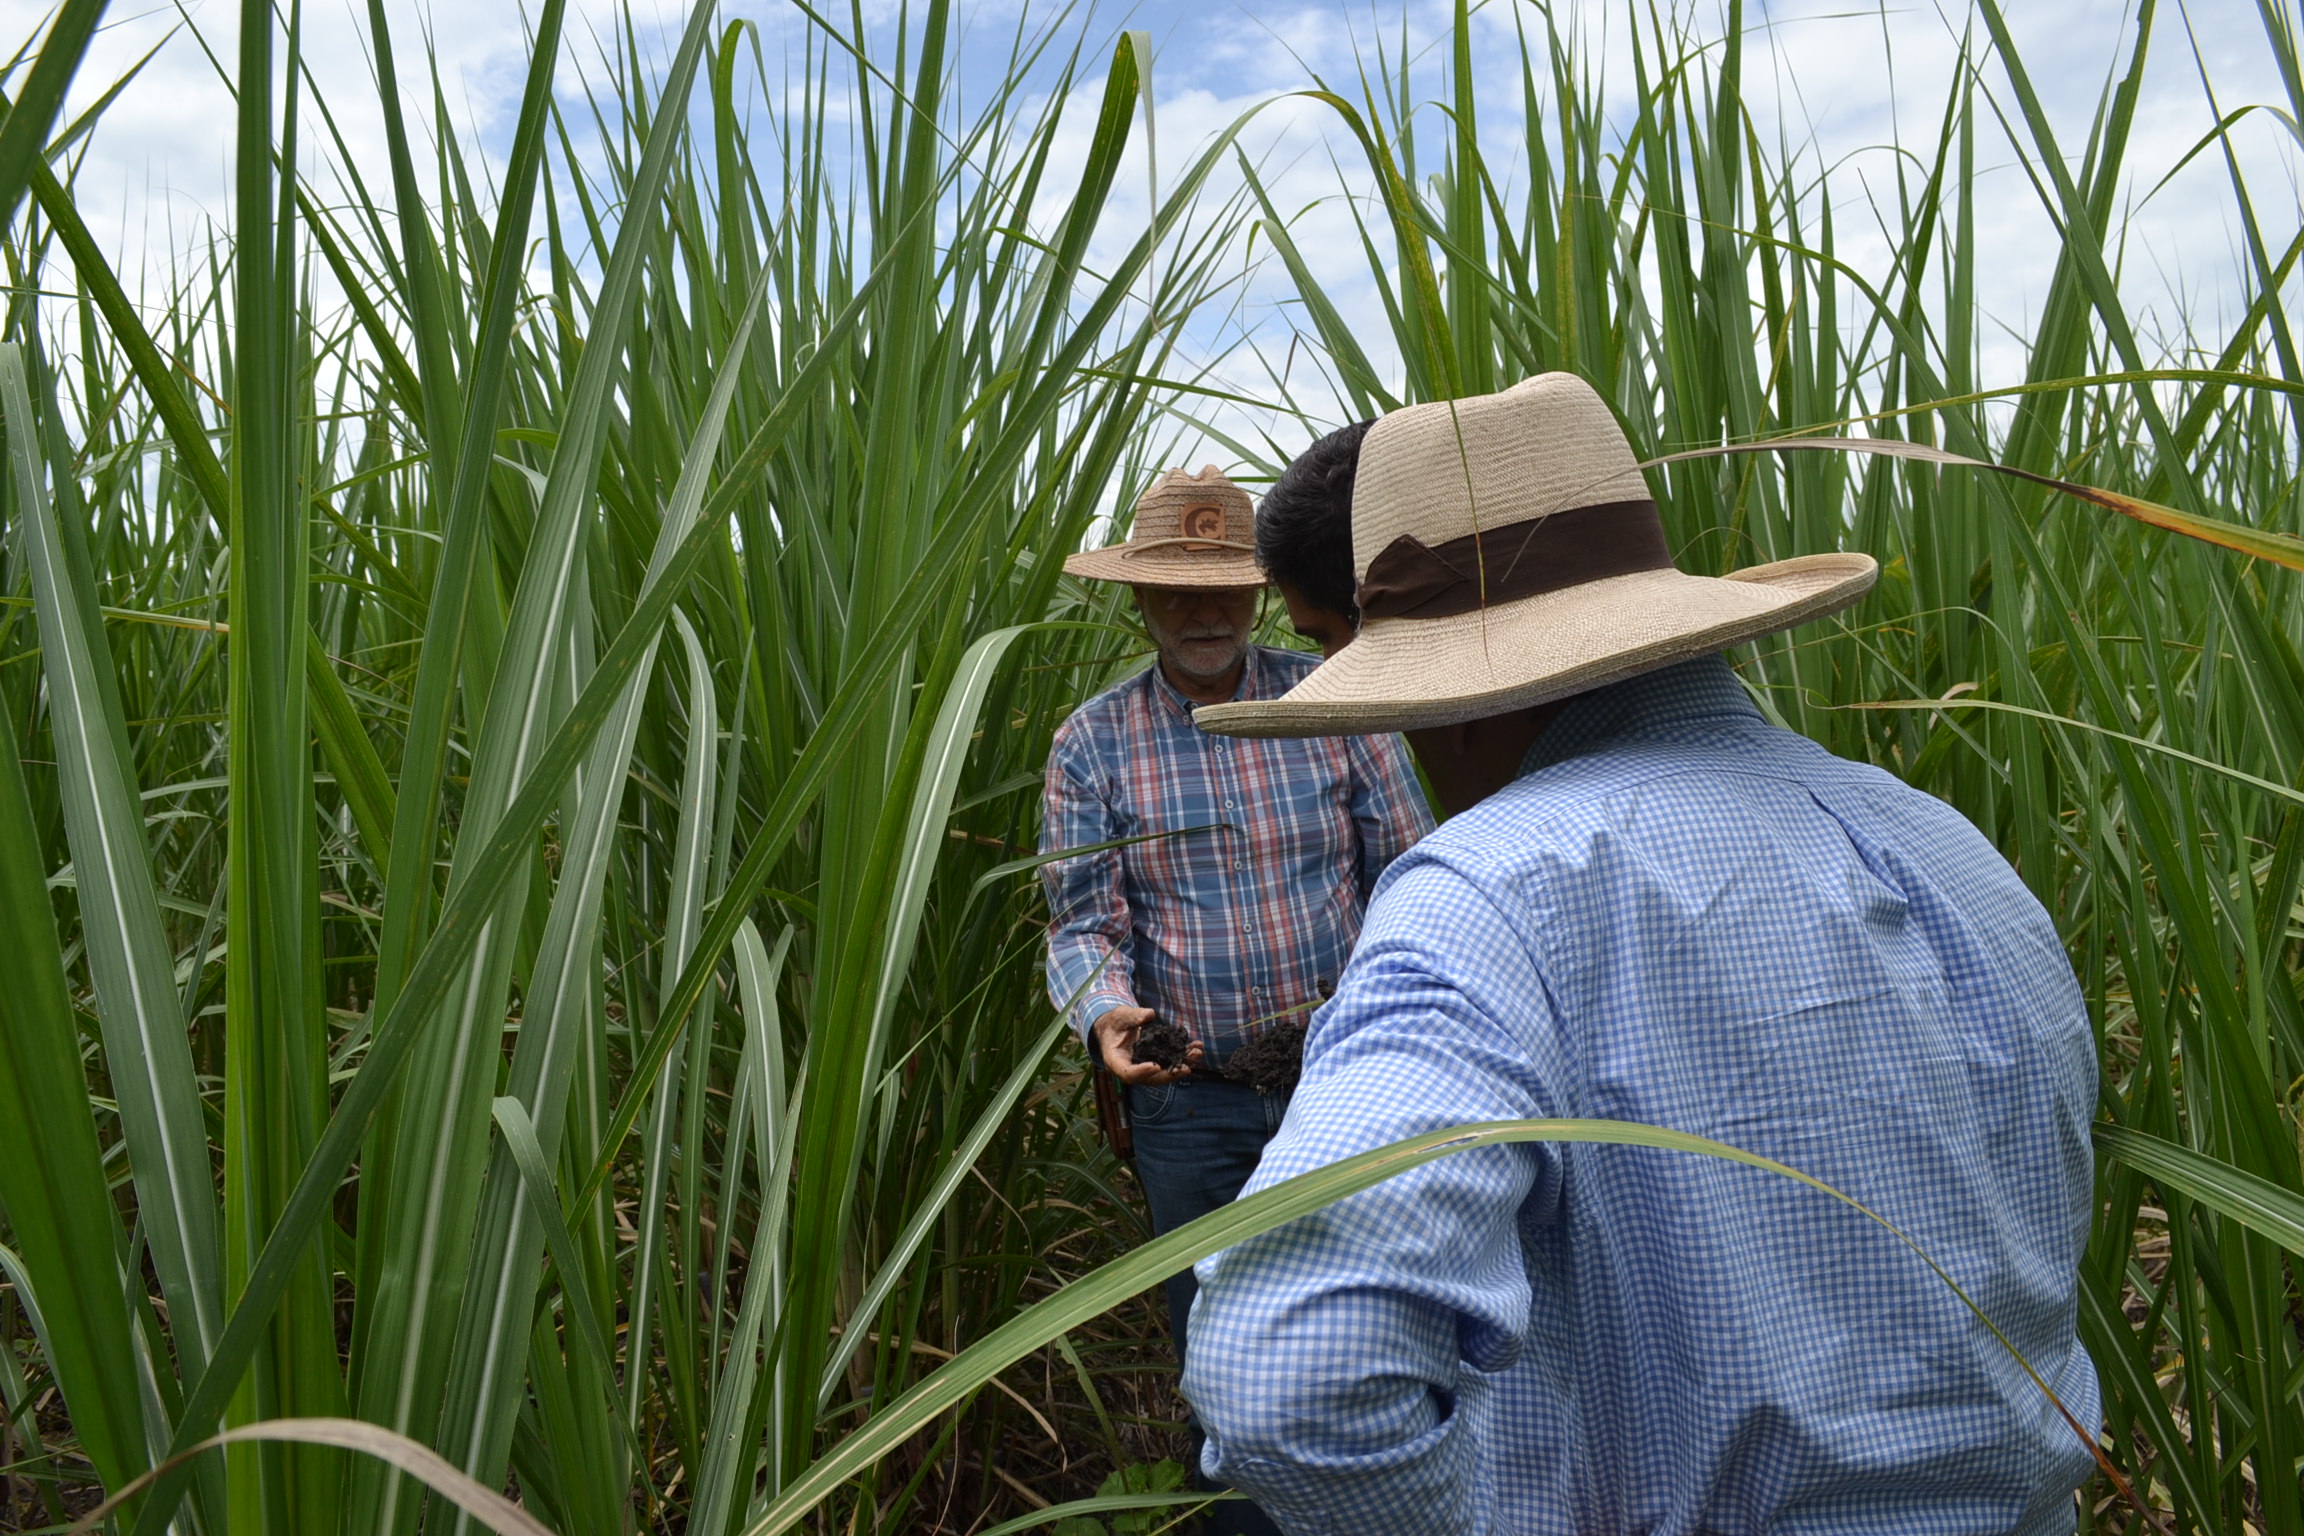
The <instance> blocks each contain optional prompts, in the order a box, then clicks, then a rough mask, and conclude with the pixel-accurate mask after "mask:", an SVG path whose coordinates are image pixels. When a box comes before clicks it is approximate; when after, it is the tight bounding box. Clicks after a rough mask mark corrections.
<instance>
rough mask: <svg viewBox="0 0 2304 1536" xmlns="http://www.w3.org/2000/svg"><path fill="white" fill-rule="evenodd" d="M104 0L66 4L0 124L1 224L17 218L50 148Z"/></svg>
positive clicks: (100, 17) (69, 0)
mask: <svg viewBox="0 0 2304 1536" xmlns="http://www.w3.org/2000/svg"><path fill="white" fill-rule="evenodd" d="M104 8H105V0H64V4H63V5H62V6H61V7H60V8H58V10H57V12H56V20H55V21H54V22H53V23H51V24H50V25H49V28H48V36H47V37H46V38H45V39H43V40H42V42H41V44H40V56H39V57H38V58H37V59H36V60H34V61H33V64H32V73H31V75H30V77H29V78H27V79H26V80H25V82H24V90H23V93H22V94H21V95H20V96H19V97H18V98H17V100H16V104H15V105H14V106H12V107H10V108H9V109H8V115H7V117H6V118H4V119H0V225H4V224H6V223H8V222H9V221H10V220H11V219H13V218H14V217H15V214H16V205H17V204H18V203H19V202H21V201H22V200H23V197H24V184H25V183H26V182H27V181H28V180H30V179H31V178H30V174H29V173H30V171H31V168H32V165H33V163H34V162H35V161H37V160H39V159H40V158H41V157H42V156H43V155H44V154H45V153H46V151H47V148H48V130H49V128H50V127H51V126H52V125H53V124H54V123H55V121H56V114H57V113H58V112H59V111H61V110H63V106H64V93H65V92H66V91H67V90H69V89H70V88H71V85H72V77H73V76H74V75H76V74H78V73H79V72H80V60H81V58H82V57H83V56H84V55H85V54H86V53H87V51H88V43H89V40H90V39H92V38H93V37H95V35H96V24H97V23H98V22H100V21H102V20H103V19H104Z"/></svg>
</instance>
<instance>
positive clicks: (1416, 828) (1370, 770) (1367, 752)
mask: <svg viewBox="0 0 2304 1536" xmlns="http://www.w3.org/2000/svg"><path fill="white" fill-rule="evenodd" d="M1344 742H1345V751H1346V753H1347V754H1348V756H1349V757H1350V760H1351V764H1352V822H1353V825H1354V827H1355V828H1356V829H1357V830H1358V832H1359V834H1360V869H1359V881H1360V899H1361V900H1362V901H1366V900H1367V899H1368V896H1369V893H1370V892H1372V891H1374V890H1375V889H1376V881H1377V878H1378V877H1379V876H1380V875H1382V874H1383V873H1384V871H1385V870H1386V869H1387V868H1389V867H1390V866H1391V863H1392V861H1393V860H1394V859H1396V858H1398V857H1400V855H1401V854H1403V853H1406V852H1407V851H1408V849H1409V848H1410V847H1411V846H1413V845H1414V844H1415V842H1416V840H1417V839H1418V838H1421V837H1422V836H1424V834H1426V833H1427V832H1430V831H1431V830H1432V808H1431V806H1430V805H1428V804H1427V803H1426V802H1425V799H1424V786H1423V785H1422V784H1421V783H1420V782H1418V780H1417V778H1416V768H1415V765H1414V764H1413V763H1411V762H1410V761H1409V760H1408V748H1407V745H1406V744H1405V743H1403V742H1402V741H1401V740H1400V738H1399V737H1397V736H1347V737H1345V738H1344Z"/></svg>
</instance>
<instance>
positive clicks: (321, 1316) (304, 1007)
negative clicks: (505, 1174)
mask: <svg viewBox="0 0 2304 1536" xmlns="http://www.w3.org/2000/svg"><path fill="white" fill-rule="evenodd" d="M301 18H302V10H301V8H300V6H299V5H297V4H291V5H290V6H289V7H287V11H286V17H285V19H286V22H287V26H286V33H285V37H286V46H285V50H284V63H285V65H286V68H285V70H284V72H283V79H284V80H285V82H286V90H285V93H284V98H283V100H282V103H281V111H280V118H279V127H278V139H277V142H275V138H274V132H275V130H274V123H273V95H272V68H273V58H274V51H273V41H274V40H273V27H274V25H275V17H274V13H273V8H272V7H271V6H270V5H269V4H267V3H265V0H243V3H242V5H241V7H240V25H239V38H238V63H237V69H238V80H237V90H238V94H239V101H238V114H237V123H236V128H235V144H234V162H235V164H234V175H233V220H234V226H235V231H236V234H237V237H238V238H237V240H236V242H235V246H234V251H233V265H232V296H233V311H232V376H231V394H230V402H231V417H232V434H231V442H230V457H229V465H230V471H231V475H230V488H231V498H232V499H231V502H230V508H229V516H228V518H227V522H226V528H227V540H228V544H229V549H228V554H227V573H228V574H227V580H228V583H229V586H228V613H229V615H230V624H231V635H230V641H229V644H228V647H227V669H226V694H227V702H226V738H225V747H226V768H227V773H226V777H227V779H228V783H227V786H226V807H227V815H226V824H225V841H226V858H225V881H226V888H227V895H226V900H225V911H224V925H225V927H224V931H225V954H224V1005H225V1006H224V1059H223V1076H224V1124H223V1143H224V1149H223V1150H224V1242H223V1290H224V1294H225V1296H226V1298H227V1299H230V1298H235V1297H237V1296H239V1295H240V1294H241V1292H242V1291H243V1289H244V1288H245V1287H246V1285H247V1283H248V1279H249V1275H250V1273H251V1271H253V1269H254V1268H255V1266H256V1264H257V1262H258V1260H259V1258H260V1256H261V1255H262V1253H263V1251H264V1248H265V1245H266V1243H267V1241H268V1240H269V1238H270V1236H271V1234H272V1230H273V1227H274V1225H275V1223H276V1222H277V1221H278V1219H279V1215H280V1212H281V1208H282V1205H283V1204H284V1202H285V1201H286V1200H287V1198H288V1196H289V1195H290V1193H291V1192H292V1190H293V1188H294V1182H295V1174H294V1170H296V1169H298V1168H300V1167H302V1166H303V1164H304V1161H305V1159H306V1158H307V1157H308V1156H310V1154H311V1150H312V1144H313V1141H314V1140H315V1138H317V1137H318V1135H319V1133H320V1127H321V1125H322V1124H323V1123H324V1122H325V1120H326V1119H327V1115H328V1096H329V1084H328V1036H327V1019H326V1011H325V1007H324V1005H323V1003H322V1000H321V998H322V994H321V985H322V978H321V974H320V954H319V949H320V944H319V890H318V864H319V858H318V846H317V844H318V821H317V807H316V805H315V802H314V797H313V783H312V725H311V716H310V712H309V709H308V706H307V699H308V676H309V673H308V665H309V663H308V656H309V653H310V650H311V645H310V636H311V618H310V613H311V591H312V572H311V565H310V550H311V521H312V519H311V513H310V508H309V506H308V502H307V485H308V482H307V480H306V472H305V463H306V457H307V453H308V452H309V448H308V445H307V442H306V440H305V438H304V436H303V432H302V429H301V416H302V412H301V411H300V410H299V409H298V406H297V403H296V401H295V399H294V396H295V393H296V390H297V384H296V380H297V378H298V376H299V374H300V373H301V371H302V370H303V368H304V367H305V366H306V365H307V358H306V356H305V354H304V346H305V341H306V336H307V333H306V332H305V331H304V329H303V327H302V325H301V323H300V320H301V315H302V304H301V293H300V290H301V288H302V286H303V285H302V282H301V280H300V278H299V275H298V268H299V260H298V249H299V241H298V239H297V235H296V229H297V220H296V216H295V196H294V191H293V187H292V185H291V184H290V180H284V179H282V178H279V177H277V176H276V175H275V165H274V156H275V153H276V152H277V154H278V157H279V161H280V163H281V164H285V165H288V166H294V165H295V164H296V158H297V149H296V145H297V116H298V109H297V90H298V69H297V64H298V52H299V48H300V43H301V35H302V33H301ZM329 1260H330V1254H329V1252H328V1250H327V1248H326V1246H325V1245H324V1244H321V1243H319V1242H314V1241H307V1242H306V1243H305V1244H304V1245H303V1246H302V1248H301V1249H300V1250H299V1251H298V1252H297V1253H296V1254H295V1255H294V1256H293V1261H292V1263H291V1265H290V1269H289V1274H288V1276H287V1284H286V1285H285V1286H284V1288H283V1292H282V1297H281V1302H280V1305H279V1307H278V1309H277V1311H276V1313H275V1314H274V1316H273V1317H272V1319H271V1324H270V1327H269V1328H268V1329H267V1330H266V1331H265V1333H264V1334H262V1335H261V1336H259V1338H258V1339H257V1340H256V1347H255V1351H254V1354H253V1358H252V1360H251V1363H250V1368H249V1370H248V1372H247V1374H246V1376H245V1377H244V1378H243V1379H242V1381H241V1383H240V1390H239V1391H238V1392H237V1393H236V1394H235V1395H234V1396H233V1398H232V1400H231V1403H230V1405H229V1409H228V1412H227V1415H226V1416H227V1418H228V1419H229V1420H230V1422H231V1423H233V1424H249V1423H254V1422H258V1421H261V1420H266V1419H274V1418H281V1417H290V1418H294V1417H304V1416H312V1415H328V1414H333V1413H336V1412H340V1411H341V1409H342V1403H343V1378H342V1375H341V1373H340V1371H339V1368H338V1365H337V1355H336V1319H335V1297H334V1295H333V1282H332V1279H331V1275H330V1267H331V1266H330V1262H329ZM179 1427H180V1428H191V1427H192V1426H179ZM200 1428H201V1429H202V1430H203V1431H204V1430H205V1428H206V1426H200ZM342 1466H343V1462H342V1458H341V1457H340V1456H337V1455H336V1454H334V1453H333V1452H330V1451H327V1450H325V1449H321V1448H317V1447H290V1448H281V1447H276V1446H267V1445H263V1444H259V1443H255V1442H235V1443H233V1444H232V1445H230V1446H228V1447H227V1448H226V1450H225V1454H224V1467H225V1498H226V1508H225V1518H226V1520H227V1521H228V1522H229V1524H230V1525H231V1527H232V1528H233V1529H234V1530H248V1531H268V1530H270V1531H276V1530H279V1529H280V1528H281V1527H282V1525H283V1523H285V1525H286V1526H287V1527H288V1528H291V1529H296V1530H320V1529H323V1528H325V1527H326V1526H329V1525H332V1524H333V1523H334V1522H335V1521H336V1519H337V1518H338V1516H339V1515H340V1514H341V1506H340V1503H339V1499H338V1493H339V1488H340V1482H341V1474H342ZM155 1502H157V1501H155Z"/></svg>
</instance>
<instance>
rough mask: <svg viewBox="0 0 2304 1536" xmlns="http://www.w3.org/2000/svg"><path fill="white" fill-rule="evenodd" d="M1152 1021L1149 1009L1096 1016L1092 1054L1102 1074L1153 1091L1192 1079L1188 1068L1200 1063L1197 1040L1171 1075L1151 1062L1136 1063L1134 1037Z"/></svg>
mask: <svg viewBox="0 0 2304 1536" xmlns="http://www.w3.org/2000/svg"><path fill="white" fill-rule="evenodd" d="M1154 1017H1155V1015H1154V1013H1153V1011H1152V1010H1151V1009H1149V1008H1107V1009H1105V1010H1104V1011H1103V1012H1102V1013H1100V1014H1098V1015H1096V1023H1095V1034H1096V1050H1097V1054H1098V1055H1100V1056H1101V1057H1102V1058H1103V1060H1104V1070H1105V1071H1107V1072H1109V1073H1111V1074H1112V1075H1113V1076H1114V1077H1116V1078H1118V1079H1119V1080H1120V1081H1122V1082H1124V1083H1132V1084H1134V1085H1135V1086H1136V1087H1138V1088H1157V1087H1160V1086H1161V1085H1162V1084H1164V1083H1173V1082H1175V1081H1177V1080H1178V1079H1180V1078H1186V1077H1190V1076H1191V1075H1192V1064H1193V1063H1194V1062H1196V1061H1198V1060H1199V1059H1200V1042H1199V1041H1197V1040H1195V1041H1193V1042H1192V1045H1191V1048H1190V1049H1188V1050H1187V1051H1185V1053H1184V1065H1182V1066H1180V1067H1178V1068H1176V1069H1175V1070H1174V1071H1170V1070H1168V1069H1167V1068H1165V1067H1163V1066H1161V1065H1160V1064H1159V1063H1158V1062H1155V1061H1138V1060H1137V1059H1136V1035H1137V1033H1138V1031H1140V1030H1142V1029H1143V1028H1144V1026H1145V1025H1147V1024H1149V1023H1151V1022H1152V1020H1153V1018H1154Z"/></svg>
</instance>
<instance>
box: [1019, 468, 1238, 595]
mask: <svg viewBox="0 0 2304 1536" xmlns="http://www.w3.org/2000/svg"><path fill="white" fill-rule="evenodd" d="M1064 569H1065V571H1066V573H1067V574H1069V575H1073V576H1085V577H1086V578H1088V579H1089V580H1090V581H1118V582H1125V583H1127V584H1128V585H1129V586H1132V587H1183V588H1189V589H1198V588H1225V587H1260V586H1262V585H1264V568H1263V567H1262V566H1260V565H1258V564H1257V563H1256V512H1255V509H1254V507H1253V506H1252V505H1250V503H1249V500H1248V493H1247V492H1246V491H1244V490H1242V489H1240V487H1238V486H1236V485H1234V484H1233V483H1232V482H1231V481H1230V480H1228V479H1226V478H1225V477H1224V476H1223V475H1221V474H1219V473H1218V472H1217V469H1216V466H1215V465H1213V464H1210V465H1207V466H1206V467H1204V468H1203V469H1202V470H1201V471H1200V473H1198V474H1197V475H1189V474H1186V473H1185V472H1184V471H1183V470H1181V469H1164V470H1162V471H1161V472H1160V478H1159V479H1157V480H1155V481H1153V482H1152V488H1151V489H1150V490H1148V491H1146V492H1145V493H1144V494H1143V495H1142V496H1140V497H1138V498H1137V501H1136V515H1135V517H1134V518H1133V519H1132V520H1131V521H1130V522H1129V524H1128V538H1127V541H1126V542H1125V543H1121V544H1109V545H1106V546H1105V547H1104V548H1102V549H1089V550H1082V551H1081V552H1080V553H1079V554H1077V555H1071V556H1068V557H1066V559H1065V561H1064Z"/></svg>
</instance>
